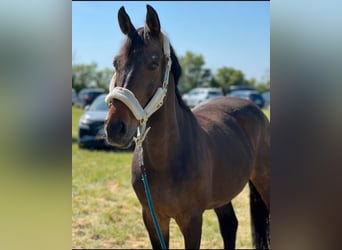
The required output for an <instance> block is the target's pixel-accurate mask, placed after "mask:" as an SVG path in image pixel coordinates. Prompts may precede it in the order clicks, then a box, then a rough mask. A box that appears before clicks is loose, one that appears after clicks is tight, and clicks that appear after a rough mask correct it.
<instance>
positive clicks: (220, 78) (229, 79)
mask: <svg viewBox="0 0 342 250" xmlns="http://www.w3.org/2000/svg"><path fill="white" fill-rule="evenodd" d="M215 81H216V84H217V85H218V86H220V87H221V88H222V89H223V91H224V92H227V91H228V89H229V86H232V85H246V84H248V82H247V81H246V80H245V77H244V74H243V73H242V71H241V70H237V69H234V68H232V67H220V68H218V69H217V71H216V75H215Z"/></svg>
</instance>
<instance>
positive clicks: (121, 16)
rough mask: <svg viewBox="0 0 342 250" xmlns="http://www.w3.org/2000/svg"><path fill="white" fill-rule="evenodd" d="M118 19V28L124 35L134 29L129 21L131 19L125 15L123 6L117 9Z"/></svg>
mask: <svg viewBox="0 0 342 250" xmlns="http://www.w3.org/2000/svg"><path fill="white" fill-rule="evenodd" d="M118 20H119V25H120V29H121V31H122V33H124V34H125V35H128V33H130V32H131V31H132V30H135V28H134V26H133V24H132V22H131V19H130V18H129V16H128V15H127V13H126V11H125V8H124V7H123V6H122V7H121V8H120V9H119V12H118Z"/></svg>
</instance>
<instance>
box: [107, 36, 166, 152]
mask: <svg viewBox="0 0 342 250" xmlns="http://www.w3.org/2000/svg"><path fill="white" fill-rule="evenodd" d="M163 50H164V54H165V56H166V58H167V64H166V69H165V74H164V80H163V85H162V87H159V88H158V89H157V90H156V92H155V93H154V95H153V97H152V99H151V100H150V101H149V102H148V103H147V104H146V106H145V107H144V108H143V107H142V106H141V105H140V103H139V101H138V100H137V98H136V97H135V95H134V93H132V92H131V91H130V90H129V89H127V88H123V87H114V86H115V85H114V84H115V74H114V75H113V77H112V80H111V82H110V85H109V94H108V95H107V96H106V99H105V101H106V103H108V104H109V103H110V102H111V101H112V99H117V100H119V101H121V102H123V103H124V104H125V105H126V106H127V107H128V108H129V109H130V110H131V112H132V113H133V115H134V117H135V118H136V119H137V120H138V121H139V126H138V128H137V137H136V138H135V142H136V144H138V146H141V143H142V142H143V140H144V139H145V137H146V134H147V133H148V131H149V130H150V127H149V128H147V129H146V123H147V120H148V118H150V117H151V115H152V114H153V113H154V112H156V111H157V110H158V109H159V108H160V107H161V106H162V105H163V102H164V98H165V96H166V93H167V85H168V83H169V74H170V70H171V64H172V61H171V56H170V43H169V39H168V38H167V36H166V35H164V34H163Z"/></svg>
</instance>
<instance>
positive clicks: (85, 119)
mask: <svg viewBox="0 0 342 250" xmlns="http://www.w3.org/2000/svg"><path fill="white" fill-rule="evenodd" d="M91 122H92V121H91V119H89V118H88V117H85V116H81V118H80V120H79V122H78V126H79V127H83V128H89V124H90V123H91Z"/></svg>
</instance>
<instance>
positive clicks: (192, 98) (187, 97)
mask: <svg viewBox="0 0 342 250" xmlns="http://www.w3.org/2000/svg"><path fill="white" fill-rule="evenodd" d="M220 96H223V92H222V90H221V89H219V88H195V89H192V90H190V91H189V92H188V93H186V94H184V95H183V96H182V98H183V100H184V102H185V103H186V104H187V105H188V106H189V107H194V106H196V105H197V104H199V103H201V102H203V101H205V100H208V99H212V98H216V97H220Z"/></svg>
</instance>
